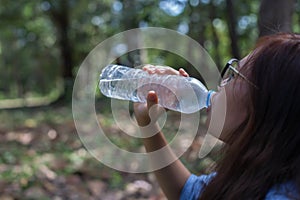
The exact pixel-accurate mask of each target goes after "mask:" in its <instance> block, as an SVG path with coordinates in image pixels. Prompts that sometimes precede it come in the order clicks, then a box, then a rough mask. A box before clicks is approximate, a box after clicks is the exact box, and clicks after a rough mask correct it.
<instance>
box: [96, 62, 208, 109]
mask: <svg viewBox="0 0 300 200" xmlns="http://www.w3.org/2000/svg"><path fill="white" fill-rule="evenodd" d="M99 88H100V90H101V92H102V94H103V95H105V96H107V97H110V98H116V99H121V100H130V101H133V102H146V101H147V95H148V92H149V91H151V90H153V91H155V92H156V94H157V96H158V104H159V105H160V106H162V107H164V108H167V109H170V110H174V111H178V112H182V113H187V114H188V113H193V112H197V111H198V110H200V109H202V108H204V107H209V106H210V97H211V94H212V93H213V91H208V90H207V89H206V87H205V86H204V85H203V84H202V83H201V82H200V81H198V80H197V79H195V78H192V77H183V76H178V75H159V74H149V73H148V72H146V71H143V70H141V69H135V68H129V67H126V66H122V65H113V64H112V65H108V66H107V67H105V68H104V69H103V70H102V73H101V75H100V82H99Z"/></svg>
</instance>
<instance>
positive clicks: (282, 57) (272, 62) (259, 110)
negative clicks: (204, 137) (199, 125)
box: [199, 33, 300, 200]
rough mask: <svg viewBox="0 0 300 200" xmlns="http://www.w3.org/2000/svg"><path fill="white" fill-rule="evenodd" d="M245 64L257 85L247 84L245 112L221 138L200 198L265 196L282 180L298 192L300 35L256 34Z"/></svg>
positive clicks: (291, 193) (299, 159) (233, 199)
mask: <svg viewBox="0 0 300 200" xmlns="http://www.w3.org/2000/svg"><path fill="white" fill-rule="evenodd" d="M245 68H246V70H247V71H248V72H249V73H250V74H249V75H250V78H251V80H252V81H253V82H254V83H255V85H257V86H258V88H259V89H256V88H254V87H250V93H249V98H250V102H251V103H250V105H249V107H250V108H249V109H250V114H249V116H248V118H247V119H246V121H245V122H244V123H243V127H241V129H240V130H239V131H236V132H234V133H231V134H230V137H229V138H227V139H226V141H228V143H229V145H226V146H224V148H223V149H222V150H221V151H222V152H223V158H222V159H221V160H220V162H219V163H218V164H217V166H216V172H217V175H216V177H215V178H214V179H213V180H212V181H211V182H210V183H209V184H208V185H207V186H206V187H205V188H204V191H203V192H202V194H201V196H200V198H199V199H201V200H202V199H203V200H210V199H211V200H219V199H227V200H229V199H230V200H236V199H264V198H265V196H266V194H267V193H268V191H269V190H270V189H271V188H272V187H273V186H276V185H279V184H281V183H285V182H287V181H293V183H294V184H295V187H296V188H297V190H298V192H299V191H300V153H299V152H300V151H299V149H300V36H299V35H297V34H283V33H281V34H276V35H273V36H266V37H263V38H261V39H260V40H259V41H258V44H257V47H256V48H255V50H254V51H253V52H252V53H251V54H250V56H249V57H248V59H247V62H246V64H245ZM286 195H288V196H289V197H290V198H291V199H296V198H297V197H295V194H293V191H286ZM298 198H299V197H298Z"/></svg>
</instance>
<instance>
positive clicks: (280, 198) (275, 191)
mask: <svg viewBox="0 0 300 200" xmlns="http://www.w3.org/2000/svg"><path fill="white" fill-rule="evenodd" d="M298 199H300V194H299V191H298V188H297V186H296V184H295V183H294V182H292V181H288V182H286V183H282V184H278V185H275V186H273V187H272V188H271V189H270V191H269V192H268V194H267V196H266V198H265V200H298Z"/></svg>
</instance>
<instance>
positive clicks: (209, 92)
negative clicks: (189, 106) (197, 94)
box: [206, 90, 215, 108]
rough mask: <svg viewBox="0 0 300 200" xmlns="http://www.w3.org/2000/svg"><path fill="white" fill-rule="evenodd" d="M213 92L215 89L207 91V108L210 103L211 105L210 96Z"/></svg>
mask: <svg viewBox="0 0 300 200" xmlns="http://www.w3.org/2000/svg"><path fill="white" fill-rule="evenodd" d="M213 93H215V91H213V90H209V91H208V94H207V97H206V107H207V108H208V107H209V106H210V105H211V100H210V99H211V96H212V94H213Z"/></svg>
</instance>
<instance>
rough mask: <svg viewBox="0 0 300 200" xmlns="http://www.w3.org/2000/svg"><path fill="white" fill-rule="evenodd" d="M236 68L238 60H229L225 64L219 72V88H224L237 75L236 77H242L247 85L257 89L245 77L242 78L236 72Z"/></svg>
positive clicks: (241, 75)
mask: <svg viewBox="0 0 300 200" xmlns="http://www.w3.org/2000/svg"><path fill="white" fill-rule="evenodd" d="M238 66H239V60H238V59H235V58H232V59H230V60H229V61H228V62H227V63H226V65H225V67H224V69H223V70H222V72H221V81H220V84H219V86H220V87H224V86H225V85H226V84H227V83H229V82H230V81H231V80H232V79H233V78H234V77H235V76H236V75H237V76H240V77H242V78H243V79H244V80H245V81H246V82H247V83H249V84H250V85H252V86H253V87H255V88H256V89H258V87H257V86H256V85H255V84H254V83H253V82H251V81H250V80H249V79H248V78H247V77H246V76H244V75H243V74H241V73H240V72H239V71H238V70H237V68H238Z"/></svg>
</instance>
